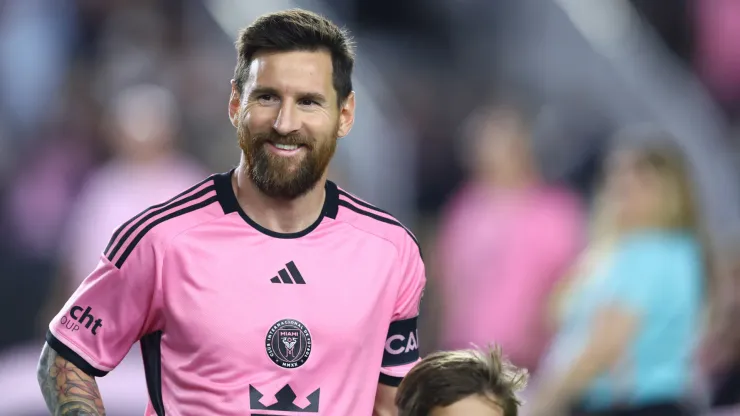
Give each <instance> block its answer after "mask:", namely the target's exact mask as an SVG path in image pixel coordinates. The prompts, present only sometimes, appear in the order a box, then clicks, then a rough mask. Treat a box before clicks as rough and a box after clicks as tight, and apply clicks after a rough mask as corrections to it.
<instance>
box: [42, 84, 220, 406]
mask: <svg viewBox="0 0 740 416" xmlns="http://www.w3.org/2000/svg"><path fill="white" fill-rule="evenodd" d="M109 110H110V111H109V115H108V126H109V132H110V135H109V138H110V139H111V142H110V145H111V147H112V148H113V154H114V156H113V159H112V160H111V161H110V162H108V163H107V164H106V165H104V166H103V167H101V168H100V169H99V170H98V171H96V172H94V173H93V174H92V175H91V177H90V178H89V180H88V181H87V184H86V185H85V187H84V188H83V190H82V192H81V194H80V196H79V198H78V200H77V202H76V204H75V208H74V209H73V211H72V215H71V218H70V220H69V223H68V225H67V232H66V235H65V236H64V237H63V242H62V245H61V247H62V253H61V255H60V258H61V259H62V264H61V267H60V269H61V273H60V275H59V276H58V277H57V279H58V281H57V282H56V284H57V286H58V290H54V291H52V296H53V297H54V299H51V300H50V302H49V305H47V310H46V311H44V312H42V316H40V321H41V323H43V325H44V326H46V325H47V324H48V322H49V320H50V319H51V317H52V316H53V315H54V314H55V313H56V312H57V311H58V310H59V309H60V308H61V307H62V305H63V304H64V301H65V300H66V299H67V297H68V296H69V295H70V294H71V293H72V292H73V291H74V289H75V288H76V287H78V286H79V285H80V283H82V280H83V279H84V278H85V277H87V276H88V275H89V274H90V270H93V269H94V268H95V266H96V264H97V263H98V261H99V258H100V252H101V248H103V247H105V245H106V243H107V242H108V240H109V238H110V234H111V232H112V231H113V230H115V229H116V227H118V226H119V225H120V224H122V223H124V222H125V221H126V220H127V219H129V218H132V217H133V216H135V215H136V214H137V213H139V212H141V211H143V210H144V209H146V208H147V207H149V206H151V205H154V204H155V203H157V202H159V201H163V200H165V199H169V197H170V196H172V195H175V194H178V193H180V192H181V191H183V190H185V189H187V188H189V187H190V186H191V185H192V184H193V183H195V182H198V181H200V180H201V179H202V178H203V177H204V176H206V173H205V170H204V169H203V168H202V167H201V166H200V165H199V164H198V163H197V162H195V161H194V160H192V159H190V158H189V157H188V156H186V155H184V154H183V153H180V151H179V150H178V148H177V140H176V138H177V135H178V126H179V123H180V120H179V113H178V106H177V102H176V99H175V97H174V96H173V94H172V93H171V92H170V91H168V90H166V89H165V88H163V87H161V86H158V85H153V84H139V85H134V86H131V87H129V88H127V89H124V90H123V91H121V92H120V93H119V94H117V95H116V96H114V98H113V100H112V102H111V104H110V107H109ZM138 352H139V351H138V344H136V345H134V348H133V349H132V352H131V353H129V355H128V356H127V357H126V359H124V361H123V363H122V364H121V366H119V371H116V372H115V373H114V374H112V375H110V376H109V377H106V378H105V379H101V380H100V381H99V384H100V389H101V391H102V392H103V395H104V396H105V398H106V406H107V408H106V409H107V410H108V412H110V413H112V414H141V412H142V409H143V407H144V405H143V404H142V403H146V401H147V391H146V386H144V385H143V383H142V380H144V369H143V364H142V362H141V358H140V356H139V353H138Z"/></svg>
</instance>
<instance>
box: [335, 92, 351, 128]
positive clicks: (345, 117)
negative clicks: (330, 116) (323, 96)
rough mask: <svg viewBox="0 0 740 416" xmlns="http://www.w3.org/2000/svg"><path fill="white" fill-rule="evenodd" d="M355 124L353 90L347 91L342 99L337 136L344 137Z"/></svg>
mask: <svg viewBox="0 0 740 416" xmlns="http://www.w3.org/2000/svg"><path fill="white" fill-rule="evenodd" d="M354 124H355V92H354V91H352V92H351V93H349V95H348V96H347V98H346V99H345V100H344V103H343V104H342V107H340V108H339V129H338V130H337V136H339V137H344V136H346V135H348V134H349V132H350V130H352V126H353V125H354Z"/></svg>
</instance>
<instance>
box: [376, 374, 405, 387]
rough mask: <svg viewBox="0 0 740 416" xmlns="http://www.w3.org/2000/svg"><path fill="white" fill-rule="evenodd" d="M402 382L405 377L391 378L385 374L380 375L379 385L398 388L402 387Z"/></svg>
mask: <svg viewBox="0 0 740 416" xmlns="http://www.w3.org/2000/svg"><path fill="white" fill-rule="evenodd" d="M401 381H403V377H394V376H389V375H388V374H384V373H380V378H379V379H378V383H380V384H383V385H386V386H391V387H398V386H399V385H401Z"/></svg>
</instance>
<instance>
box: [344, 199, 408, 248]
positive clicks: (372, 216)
mask: <svg viewBox="0 0 740 416" xmlns="http://www.w3.org/2000/svg"><path fill="white" fill-rule="evenodd" d="M337 194H338V200H337V201H338V211H337V219H338V220H340V221H343V222H346V223H348V224H351V225H352V226H353V227H354V228H356V229H359V230H361V231H364V232H366V233H368V234H371V235H374V236H377V237H379V238H382V239H385V240H388V241H390V242H391V243H393V244H394V245H395V246H396V247H397V248H399V249H402V247H405V246H408V245H411V246H413V247H416V248H417V249H418V247H419V242H418V240H417V239H416V236H415V235H414V233H413V232H411V229H410V228H409V227H407V226H406V225H404V224H403V223H402V222H401V221H399V220H398V219H397V218H396V217H395V216H393V215H392V214H390V213H389V212H388V211H385V210H383V209H381V208H378V207H377V206H375V205H373V204H371V203H369V202H367V201H366V200H364V199H361V198H360V197H358V196H356V195H354V194H352V193H350V192H348V191H346V190H344V189H342V188H337Z"/></svg>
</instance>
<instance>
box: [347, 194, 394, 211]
mask: <svg viewBox="0 0 740 416" xmlns="http://www.w3.org/2000/svg"><path fill="white" fill-rule="evenodd" d="M338 191H339V195H343V196H345V197H347V198H349V199H351V200H352V202H354V203H355V204H357V205H360V206H363V207H365V208H369V209H372V210H374V211H378V212H382V213H383V214H385V215H391V214H390V213H389V212H388V211H383V210H382V209H380V208H378V207H376V206H375V205H373V204H368V203H367V202H365V201H363V200H361V199H359V198H357V197H356V196H354V195H352V194H351V193H349V192H347V191H345V190H343V189H338ZM391 216H393V215H391Z"/></svg>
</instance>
